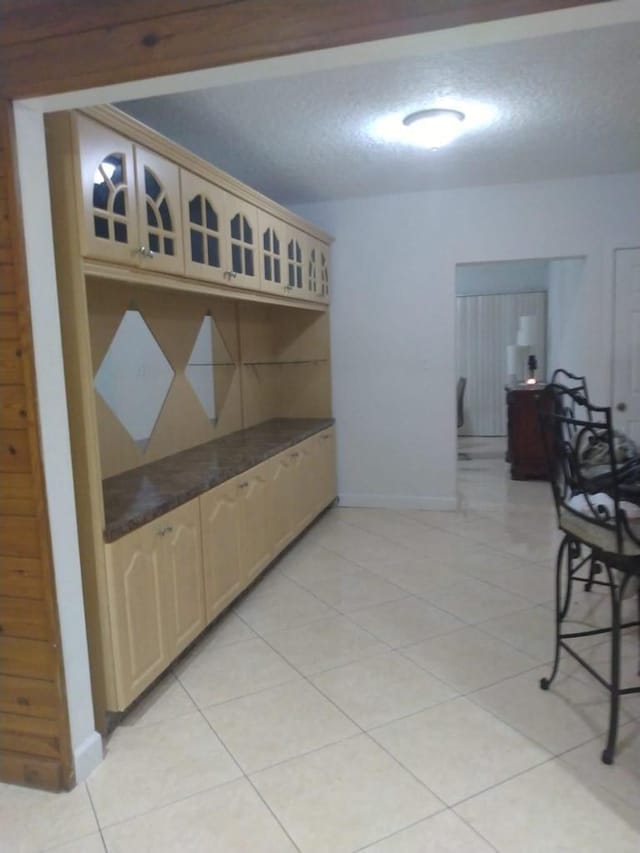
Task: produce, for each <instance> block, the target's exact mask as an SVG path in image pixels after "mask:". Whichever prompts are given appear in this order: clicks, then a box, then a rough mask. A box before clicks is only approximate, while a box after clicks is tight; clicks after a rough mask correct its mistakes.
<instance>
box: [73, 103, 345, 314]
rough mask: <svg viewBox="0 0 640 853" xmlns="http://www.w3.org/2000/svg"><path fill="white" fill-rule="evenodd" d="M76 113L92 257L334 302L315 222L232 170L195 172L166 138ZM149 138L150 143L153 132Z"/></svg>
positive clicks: (325, 247)
mask: <svg viewBox="0 0 640 853" xmlns="http://www.w3.org/2000/svg"><path fill="white" fill-rule="evenodd" d="M113 112H114V113H115V112H116V111H113ZM114 118H115V116H114ZM73 121H74V126H75V137H76V147H77V159H78V162H79V167H80V185H81V187H80V201H81V207H82V222H83V232H84V233H83V235H82V240H81V251H82V253H83V255H84V256H85V257H86V258H90V259H96V260H100V261H107V262H111V263H114V264H118V265H123V266H128V267H135V268H137V269H139V268H142V269H145V270H149V271H151V272H154V271H155V272H160V273H169V274H173V275H180V276H186V277H188V278H193V279H195V280H198V281H208V282H211V283H212V284H215V285H223V286H225V288H226V289H227V290H228V292H229V293H231V292H233V291H234V290H238V289H239V290H240V291H242V290H252V291H261V292H263V293H265V294H269V295H274V294H275V295H278V296H283V297H287V298H289V299H298V300H304V301H306V302H313V301H316V302H327V301H328V294H329V287H328V274H329V264H328V259H329V244H328V242H323V241H322V240H321V239H319V237H318V236H314V235H312V234H311V233H310V232H311V227H309V232H307V231H305V230H303V229H301V228H299V227H298V226H297V225H294V224H292V222H287V221H286V211H284V210H283V211H282V213H283V218H279V217H278V215H274V213H271V212H269V211H268V210H265V209H263V208H262V207H260V205H259V204H255V203H254V201H253V200H250V199H249V198H244V197H243V188H242V185H241V184H238V185H237V191H236V190H235V185H236V184H237V182H232V179H229V178H228V177H225V178H224V179H223V178H218V180H219V181H220V183H216V181H215V180H213V179H212V180H207V179H206V178H205V177H203V176H202V175H198V174H195V172H194V171H192V170H191V169H189V168H186V167H185V166H184V165H182V164H181V163H180V162H179V161H180V158H179V157H177V158H176V160H172V159H171V156H165V153H164V151H165V150H166V149H167V148H168V146H167V142H166V140H163V139H162V138H161V137H158V139H157V144H158V151H154V150H151V148H150V147H149V146H148V145H143V144H141V143H139V142H138V141H135V140H130V139H128V138H127V137H126V136H125V135H123V134H122V133H119V132H117V130H116V129H113V128H111V127H109V126H107V125H106V124H103V123H102V122H101V121H94V120H93V119H92V118H90V117H88V116H87V115H85V114H83V113H74V114H73ZM128 123H131V120H128ZM115 124H116V125H117V124H118V121H117V120H116V121H115ZM134 135H135V134H134ZM149 137H151V139H149ZM144 139H145V141H146V142H149V141H151V142H153V141H154V140H153V134H152V132H150V131H148V130H147V131H146V133H145V134H144ZM173 148H175V146H174V147H173ZM171 150H172V151H173V149H171ZM161 152H162V153H161ZM169 154H171V151H170V152H169ZM174 154H175V152H174ZM176 161H177V162H176ZM216 173H217V170H216ZM222 184H225V185H224V186H223V185H222ZM264 201H265V206H267V204H266V202H267V201H268V200H267V199H264ZM274 207H276V208H277V206H275V205H274ZM182 286H184V283H183V284H182Z"/></svg>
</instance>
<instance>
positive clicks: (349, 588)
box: [309, 572, 407, 613]
mask: <svg viewBox="0 0 640 853" xmlns="http://www.w3.org/2000/svg"><path fill="white" fill-rule="evenodd" d="M309 590H310V591H311V592H312V593H313V594H314V595H315V596H317V597H318V598H319V599H321V600H322V601H324V602H326V603H327V604H329V605H331V607H335V609H336V610H339V611H340V612H342V613H349V612H350V611H352V610H358V609H359V608H362V607H371V606H373V605H374V604H382V603H384V602H386V601H395V600H397V599H399V598H405V597H406V595H407V593H406V592H405V590H403V589H400V587H399V586H395V584H392V583H389V582H388V581H385V580H382V578H379V577H376V575H374V574H372V573H371V572H363V573H362V574H361V575H353V574H351V575H344V576H343V577H341V578H330V579H328V580H322V581H318V582H317V583H313V584H309Z"/></svg>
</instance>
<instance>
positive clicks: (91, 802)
mask: <svg viewBox="0 0 640 853" xmlns="http://www.w3.org/2000/svg"><path fill="white" fill-rule="evenodd" d="M83 784H84V786H85V788H86V789H87V796H88V797H89V803H90V804H91V810H92V811H93V816H94V818H95V820H96V825H97V827H98V832H99V833H100V841H101V842H102V846H103V848H104V850H105V853H108V848H107V842H106V841H105V837H104V835H103V833H102V824H101V823H100V821H99V820H98V812H97V811H96V807H95V804H94V802H93V797H92V796H91V789H90V788H89V784H88V782H87V780H85V781H84V783H83ZM78 840H80V839H78Z"/></svg>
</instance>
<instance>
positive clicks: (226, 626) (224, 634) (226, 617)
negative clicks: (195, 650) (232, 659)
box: [198, 610, 256, 647]
mask: <svg viewBox="0 0 640 853" xmlns="http://www.w3.org/2000/svg"><path fill="white" fill-rule="evenodd" d="M255 636H256V634H255V631H252V630H251V628H250V627H249V626H248V625H247V624H246V622H243V621H242V619H239V618H238V617H237V616H236V614H235V613H233V612H232V611H230V610H229V611H227V612H226V613H224V614H223V615H222V616H220V617H219V618H218V620H217V621H216V622H214V624H213V625H212V626H211V628H210V629H209V631H208V632H207V634H206V635H205V637H203V639H202V640H201V641H200V642H199V643H198V646H199V647H200V646H203V645H204V644H208V645H210V646H214V645H215V646H228V645H230V644H231V643H240V642H242V640H251V639H254V638H255Z"/></svg>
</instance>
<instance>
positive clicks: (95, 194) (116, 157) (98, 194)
mask: <svg viewBox="0 0 640 853" xmlns="http://www.w3.org/2000/svg"><path fill="white" fill-rule="evenodd" d="M77 135H78V152H79V159H80V171H81V185H82V202H83V214H84V215H83V222H84V235H83V241H82V243H83V248H84V252H85V254H86V255H88V256H89V257H95V258H99V259H102V260H106V261H113V262H115V263H119V264H126V265H128V266H142V267H146V268H152V269H155V270H158V271H159V272H165V273H182V272H183V271H184V261H183V254H182V233H181V217H180V178H179V169H178V167H177V166H176V165H175V164H174V163H171V162H170V161H169V160H166V159H165V158H164V157H161V156H160V155H158V154H155V153H153V152H152V151H148V150H146V149H145V148H143V147H141V146H138V145H134V144H133V143H131V142H129V140H127V139H125V138H123V137H122V136H120V135H119V134H117V133H115V132H114V131H112V130H110V129H109V128H107V127H105V126H104V125H101V124H98V123H96V122H93V121H91V119H88V118H86V117H85V116H82V115H79V116H77Z"/></svg>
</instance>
